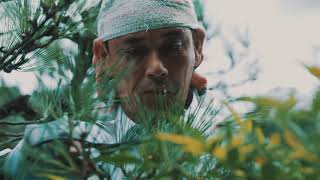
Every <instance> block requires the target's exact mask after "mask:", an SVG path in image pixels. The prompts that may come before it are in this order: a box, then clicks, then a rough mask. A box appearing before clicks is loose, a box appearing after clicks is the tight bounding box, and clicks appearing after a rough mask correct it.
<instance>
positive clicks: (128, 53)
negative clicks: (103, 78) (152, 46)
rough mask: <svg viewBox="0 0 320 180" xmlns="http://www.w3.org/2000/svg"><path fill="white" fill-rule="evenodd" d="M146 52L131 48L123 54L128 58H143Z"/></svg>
mask: <svg viewBox="0 0 320 180" xmlns="http://www.w3.org/2000/svg"><path fill="white" fill-rule="evenodd" d="M144 52H145V50H144V49H142V48H129V49H126V50H124V51H123V54H124V55H125V56H127V57H140V56H143V54H144Z"/></svg>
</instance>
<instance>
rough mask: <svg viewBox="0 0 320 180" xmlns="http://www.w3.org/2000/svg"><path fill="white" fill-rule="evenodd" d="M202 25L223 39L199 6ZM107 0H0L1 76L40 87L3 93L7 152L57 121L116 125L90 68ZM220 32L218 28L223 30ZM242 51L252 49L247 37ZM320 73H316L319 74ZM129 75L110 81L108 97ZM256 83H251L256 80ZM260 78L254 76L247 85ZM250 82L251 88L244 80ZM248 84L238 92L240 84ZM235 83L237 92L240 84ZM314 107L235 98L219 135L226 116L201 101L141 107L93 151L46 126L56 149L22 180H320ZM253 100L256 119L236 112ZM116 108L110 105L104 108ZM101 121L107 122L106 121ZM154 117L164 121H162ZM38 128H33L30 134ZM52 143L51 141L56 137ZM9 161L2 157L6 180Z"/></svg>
mask: <svg viewBox="0 0 320 180" xmlns="http://www.w3.org/2000/svg"><path fill="white" fill-rule="evenodd" d="M194 2H195V4H196V11H197V14H198V19H199V20H200V21H201V22H202V23H203V25H204V27H206V29H207V30H208V32H209V36H208V37H209V38H208V39H210V38H215V37H216V36H217V32H216V31H213V33H211V34H210V32H212V31H211V30H212V28H214V27H213V26H215V25H212V24H210V23H208V22H207V19H206V17H205V16H204V12H203V11H204V9H203V8H204V6H203V4H202V2H201V1H200V0H195V1H194ZM100 5H101V1H98V0H97V1H85V0H77V1H61V0H44V1H31V0H23V1H15V0H13V1H10V0H9V1H4V0H2V1H0V12H1V13H0V22H1V25H0V72H1V71H2V72H5V73H11V72H12V71H16V70H19V71H33V72H34V73H36V74H37V75H38V76H39V84H40V85H39V87H38V89H37V90H36V91H35V92H34V93H33V94H31V95H22V94H21V93H20V91H19V88H18V87H8V86H7V85H6V84H5V83H4V82H1V87H0V94H1V96H0V126H1V128H0V140H1V141H0V152H3V151H2V150H3V149H6V148H10V149H12V148H14V147H16V145H17V143H18V142H19V141H20V140H21V139H22V138H23V136H24V132H26V131H25V127H26V125H41V124H46V123H52V122H58V124H59V125H61V124H68V126H66V127H68V128H69V129H66V131H69V132H72V131H73V130H74V127H75V126H77V125H78V124H79V123H85V124H86V125H88V126H87V127H86V129H90V128H92V126H93V125H97V126H99V127H101V128H106V127H107V125H106V124H108V122H109V121H111V120H112V117H109V116H103V117H101V115H99V113H98V112H99V110H101V109H104V108H107V107H99V109H97V107H98V105H99V104H100V101H101V100H100V99H99V98H98V97H97V96H96V85H95V72H94V68H93V67H92V65H91V59H92V51H91V45H92V42H93V40H94V39H95V37H96V24H95V22H96V21H95V20H96V18H97V15H98V12H99V9H100ZM216 28H217V27H216ZM239 41H240V44H242V45H243V46H244V47H249V46H250V43H249V40H248V37H247V36H246V35H245V36H244V38H241V39H240V40H239ZM236 54H237V53H235V50H234V49H233V48H232V47H229V46H228V47H227V48H226V56H227V59H228V60H229V61H230V68H228V69H227V70H226V71H217V74H218V75H221V74H225V73H227V72H229V70H230V69H232V68H234V67H235V66H236V65H237V63H238V61H237V59H238V58H237V57H236V56H237V55H236ZM313 69H315V68H313ZM123 73H125V72H120V73H119V74H118V76H117V78H116V79H106V80H105V82H106V87H105V88H106V89H105V92H106V99H104V101H106V102H108V100H109V99H110V98H112V89H113V88H114V87H115V86H116V85H117V83H118V82H119V80H120V79H121V77H122V76H123V75H124V74H123ZM44 75H47V76H49V77H51V78H52V79H54V80H56V81H57V86H56V88H53V89H50V88H48V87H46V86H45V84H44V83H43V82H42V79H41V78H40V77H41V76H44ZM251 77H252V76H251ZM248 80H252V78H251V79H250V78H249V79H248ZM245 81H247V80H245ZM242 83H243V82H241V83H240V84H242ZM233 85H234V84H233ZM231 86H232V84H231V85H230V84H227V83H225V82H218V83H217V84H214V85H212V87H211V89H212V90H221V91H223V92H224V93H225V94H226V96H227V97H229V95H228V93H227V91H228V88H230V87H231ZM318 97H319V93H317V94H316V96H315V98H314V102H313V104H312V108H311V109H308V110H297V109H294V107H295V104H296V101H295V98H294V97H293V96H292V97H289V98H288V99H287V100H285V101H280V100H278V99H274V98H267V97H242V98H238V99H235V98H230V99H227V100H226V103H225V104H224V107H225V109H227V110H228V112H230V116H227V117H226V118H225V121H224V123H221V124H219V126H218V129H215V131H214V134H212V123H213V122H214V121H215V120H216V116H217V115H218V114H219V113H221V111H220V109H217V108H215V107H213V105H209V106H207V105H208V104H206V103H205V99H203V101H201V102H202V103H201V102H200V106H201V105H202V106H205V107H206V108H203V109H205V110H204V111H200V110H199V109H200V108H198V109H196V110H195V111H194V112H191V113H190V114H187V115H186V117H185V118H182V117H181V111H182V109H181V106H180V104H177V105H176V106H173V107H172V108H171V109H167V111H164V112H163V113H159V114H156V115H155V114H153V113H151V112H145V111H144V110H143V108H141V114H140V118H141V123H138V124H134V125H133V124H129V123H128V122H126V121H120V122H118V125H119V127H118V130H117V132H116V135H117V136H116V137H117V138H116V142H115V143H104V144H101V143H100V144H99V143H89V142H87V141H85V139H86V138H87V136H88V134H85V133H83V134H81V133H79V137H78V138H77V139H76V138H74V137H71V136H69V137H66V138H64V139H62V140H61V139H60V140H57V139H55V138H54V137H55V133H56V131H58V130H57V129H50V128H42V129H40V132H42V133H43V134H40V136H39V137H47V138H48V141H47V142H45V143H43V144H39V145H38V146H36V147H27V148H26V149H25V150H24V151H25V152H26V153H28V154H29V156H28V159H24V161H23V162H24V163H23V167H21V169H28V170H30V171H32V175H31V174H28V173H29V172H21V174H18V175H16V177H15V178H16V179H23V178H30V177H32V178H34V177H35V176H37V177H38V178H43V179H85V178H88V177H96V178H97V179H98V178H100V179H103V178H107V179H111V177H116V176H117V175H118V174H119V173H120V174H123V176H124V177H125V178H127V179H248V178H251V179H267V178H268V179H269V178H274V179H277V178H278V179H284V178H289V179H316V178H318V177H319V176H320V175H319V171H317V170H318V169H319V164H320V163H319V153H320V152H319V149H320V148H319V143H318V137H319V132H320V131H319V127H320V126H319V125H318V124H319V123H318V122H315V121H314V120H317V119H318V117H319V116H318V104H319V103H318V99H319V98H318ZM243 101H245V102H250V103H252V104H253V105H254V107H255V109H254V110H253V111H252V112H251V113H247V114H243V115H241V114H238V113H237V112H236V110H234V109H233V107H232V102H243ZM106 104H107V105H108V103H106ZM101 119H103V120H104V121H100V120H101ZM155 119H156V120H155ZM29 127H30V126H29ZM51 137H53V138H51ZM7 157H8V154H7V155H1V154H0V174H1V179H2V177H4V176H3V173H4V162H5V160H6V159H5V158H7Z"/></svg>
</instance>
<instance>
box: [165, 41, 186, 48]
mask: <svg viewBox="0 0 320 180" xmlns="http://www.w3.org/2000/svg"><path fill="white" fill-rule="evenodd" d="M182 46H183V43H182V42H181V41H173V42H170V43H168V48H170V49H173V50H177V49H180V48H182Z"/></svg>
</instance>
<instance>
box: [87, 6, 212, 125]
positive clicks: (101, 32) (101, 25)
mask: <svg viewBox="0 0 320 180" xmlns="http://www.w3.org/2000/svg"><path fill="white" fill-rule="evenodd" d="M98 36H99V37H98V39H96V40H95V42H94V45H93V52H94V58H93V63H94V64H96V67H97V82H98V84H99V83H100V84H101V82H100V81H101V79H102V78H103V77H104V76H106V75H105V74H104V73H103V72H105V70H106V69H108V68H110V67H112V68H115V66H113V65H114V64H115V63H119V61H121V64H120V65H119V66H120V67H119V66H118V67H116V68H118V69H119V70H120V71H121V69H123V68H126V67H128V65H129V64H130V63H131V64H133V65H132V68H131V69H130V70H129V71H130V72H129V74H128V75H127V76H126V77H125V78H124V79H123V80H122V82H121V83H120V85H119V86H118V88H117V91H116V94H117V96H118V97H119V98H120V99H121V100H122V101H121V106H122V108H123V110H124V112H125V113H126V115H127V116H128V117H129V118H130V119H132V120H136V118H137V117H135V116H136V114H137V113H136V112H137V102H135V101H136V98H135V97H138V100H140V101H141V104H142V105H143V106H144V107H147V108H148V110H151V111H154V110H156V109H157V107H156V104H157V103H156V97H158V96H159V95H161V97H162V98H163V99H164V100H165V101H166V100H167V101H170V100H171V101H172V100H176V99H179V100H180V101H181V102H186V103H187V104H186V107H188V106H189V104H190V102H191V100H192V96H193V94H192V90H191V88H197V89H198V90H200V91H201V90H204V89H205V83H206V80H205V79H204V78H201V77H200V76H199V75H197V74H193V71H194V69H196V68H197V67H198V66H199V65H200V64H201V62H202V60H203V52H202V46H203V41H204V37H205V33H204V31H203V29H202V28H201V27H200V26H199V25H198V22H197V19H196V14H195V11H194V7H193V3H192V2H191V0H161V1H159V0H158V1H157V0H152V1H145V0H135V1H109V2H108V3H106V5H105V7H104V8H102V10H101V13H100V16H99V20H98ZM115 71H117V70H115ZM108 76H112V73H111V75H110V74H109V75H108ZM192 77H193V84H190V83H191V79H192ZM190 85H191V86H193V87H191V86H190ZM100 91H102V92H101V93H99V94H100V95H101V96H103V90H100ZM167 103H169V104H170V102H167Z"/></svg>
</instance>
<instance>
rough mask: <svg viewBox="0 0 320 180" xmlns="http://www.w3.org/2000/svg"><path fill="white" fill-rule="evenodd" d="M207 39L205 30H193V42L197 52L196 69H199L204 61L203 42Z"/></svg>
mask: <svg viewBox="0 0 320 180" xmlns="http://www.w3.org/2000/svg"><path fill="white" fill-rule="evenodd" d="M204 38H205V32H204V30H203V29H200V28H199V29H195V30H193V41H194V46H195V47H194V50H195V67H198V66H199V65H200V64H201V62H202V61H203V42H204Z"/></svg>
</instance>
